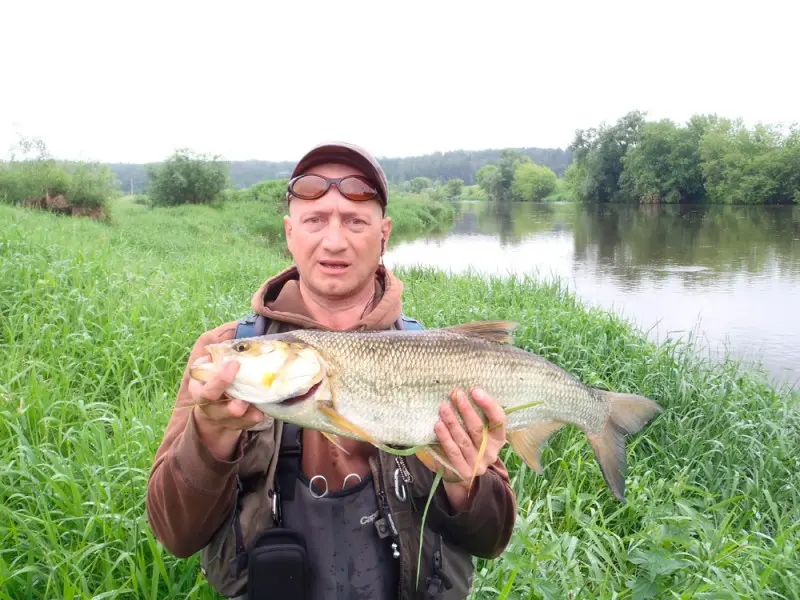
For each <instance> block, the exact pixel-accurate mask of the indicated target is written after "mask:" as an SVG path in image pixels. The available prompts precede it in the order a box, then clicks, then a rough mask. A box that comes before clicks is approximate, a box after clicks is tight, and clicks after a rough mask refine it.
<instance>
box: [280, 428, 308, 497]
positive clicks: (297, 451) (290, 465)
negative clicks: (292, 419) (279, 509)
mask: <svg viewBox="0 0 800 600" xmlns="http://www.w3.org/2000/svg"><path fill="white" fill-rule="evenodd" d="M302 436H303V430H302V429H301V428H300V427H299V426H298V425H295V424H294V423H284V424H283V434H282V435H281V448H280V451H279V455H278V466H277V468H276V472H275V479H276V483H277V484H278V491H279V493H280V499H281V500H293V499H294V488H295V485H294V484H295V479H296V478H297V475H298V473H300V469H301V465H300V461H301V458H302V456H303V441H302Z"/></svg>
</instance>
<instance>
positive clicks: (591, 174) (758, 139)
mask: <svg viewBox="0 0 800 600" xmlns="http://www.w3.org/2000/svg"><path fill="white" fill-rule="evenodd" d="M798 147H800V129H798V128H797V127H796V126H795V127H792V128H790V129H789V131H788V132H786V133H784V132H783V130H782V129H781V128H779V127H777V126H770V125H762V124H759V125H756V126H755V127H753V128H752V129H747V128H746V127H745V126H744V125H743V123H742V122H741V120H736V121H732V120H729V119H722V118H719V117H717V116H716V115H695V116H693V117H692V118H691V119H690V120H689V122H688V123H687V124H686V125H685V126H680V125H677V124H675V123H674V122H672V121H669V120H662V121H659V122H645V121H644V120H643V114H642V113H639V112H635V113H629V114H628V115H625V116H624V117H623V118H622V119H620V120H619V121H618V122H617V124H616V125H614V126H612V127H609V126H606V125H605V124H603V125H601V126H600V128H598V129H590V130H588V131H578V132H577V133H576V135H575V139H574V141H573V143H572V144H571V146H570V149H571V150H573V152H574V155H575V162H574V163H573V164H572V165H571V166H570V167H569V168H568V169H567V173H566V180H567V182H568V184H569V186H570V189H571V190H572V192H573V194H574V195H575V197H576V198H578V199H579V200H583V201H589V202H628V201H632V202H650V203H652V202H655V203H662V202H664V203H694V202H713V203H728V204H789V203H792V202H795V203H797V202H800V150H798Z"/></svg>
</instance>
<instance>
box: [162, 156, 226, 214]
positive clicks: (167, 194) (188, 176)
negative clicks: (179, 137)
mask: <svg viewBox="0 0 800 600" xmlns="http://www.w3.org/2000/svg"><path fill="white" fill-rule="evenodd" d="M147 175H148V178H149V183H148V188H147V193H148V195H149V196H150V199H151V201H152V203H153V205H154V206H174V205H177V204H211V203H212V202H215V201H217V200H218V199H220V198H221V197H222V192H223V190H224V189H225V188H226V186H227V183H228V166H227V164H226V163H224V162H222V161H221V160H220V159H219V157H217V156H213V157H210V156H207V155H201V154H196V153H194V152H192V151H191V150H188V149H185V148H182V149H179V150H176V151H175V153H174V154H173V155H172V156H170V157H169V158H168V159H167V160H166V161H165V162H164V163H162V164H160V165H156V166H149V167H148V171H147Z"/></svg>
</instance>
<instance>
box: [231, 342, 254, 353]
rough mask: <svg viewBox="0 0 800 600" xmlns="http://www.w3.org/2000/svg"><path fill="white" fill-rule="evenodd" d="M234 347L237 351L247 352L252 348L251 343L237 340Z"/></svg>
mask: <svg viewBox="0 0 800 600" xmlns="http://www.w3.org/2000/svg"><path fill="white" fill-rule="evenodd" d="M233 349H234V350H236V352H247V351H248V350H249V349H250V343H249V342H237V343H236V344H234V346H233Z"/></svg>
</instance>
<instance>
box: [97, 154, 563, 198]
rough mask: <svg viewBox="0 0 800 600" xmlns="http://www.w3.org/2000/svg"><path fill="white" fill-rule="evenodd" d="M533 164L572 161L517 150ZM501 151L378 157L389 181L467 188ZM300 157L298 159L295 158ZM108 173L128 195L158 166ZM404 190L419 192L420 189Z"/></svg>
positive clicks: (255, 169) (253, 179)
mask: <svg viewBox="0 0 800 600" xmlns="http://www.w3.org/2000/svg"><path fill="white" fill-rule="evenodd" d="M516 150H518V151H519V152H521V153H523V154H525V155H526V156H528V157H529V158H530V159H531V160H532V161H534V162H536V163H538V164H541V165H545V166H547V167H550V168H551V169H553V171H554V172H555V173H556V174H558V175H561V174H563V173H564V171H565V170H566V168H567V166H569V164H570V163H571V162H572V154H571V152H570V151H569V150H564V149H561V148H517V149H516ZM500 152H501V151H500V150H477V151H466V150H457V151H453V152H444V153H442V152H436V153H434V154H426V155H423V156H409V157H403V158H384V157H381V158H380V163H381V166H382V167H383V169H384V171H386V177H387V178H388V180H389V181H390V182H394V183H400V182H404V181H411V180H414V179H416V178H419V177H421V178H424V179H428V180H430V181H441V182H444V181H447V180H448V179H461V180H462V181H463V182H464V183H465V184H466V185H473V184H474V183H476V179H475V177H476V173H477V172H478V170H479V169H480V168H481V167H483V166H484V165H488V164H493V163H497V162H498V161H499V160H500ZM298 158H299V157H298ZM226 164H227V165H228V167H229V169H230V179H231V182H232V184H233V186H234V187H236V188H246V187H250V186H252V185H254V184H255V183H258V182H259V181H263V180H264V179H287V178H288V177H289V175H290V173H291V172H292V169H294V166H295V161H280V162H270V161H263V160H250V161H231V162H228V163H226ZM108 166H109V167H110V168H111V170H112V171H113V172H114V173H115V174H116V175H117V177H118V178H119V180H120V187H121V188H122V189H123V190H124V191H125V192H127V193H129V194H135V193H139V192H143V191H144V190H145V186H146V183H147V168H148V166H149V167H151V168H152V167H156V166H158V165H137V164H120V163H117V164H110V165H108ZM406 191H411V192H416V193H418V192H420V191H422V189H409V190H406Z"/></svg>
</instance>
